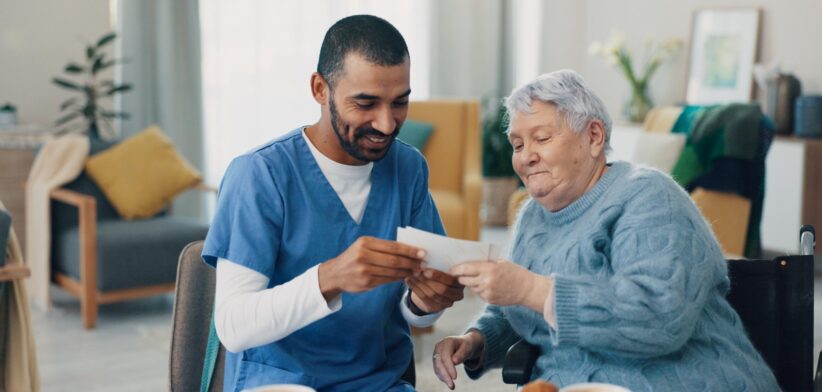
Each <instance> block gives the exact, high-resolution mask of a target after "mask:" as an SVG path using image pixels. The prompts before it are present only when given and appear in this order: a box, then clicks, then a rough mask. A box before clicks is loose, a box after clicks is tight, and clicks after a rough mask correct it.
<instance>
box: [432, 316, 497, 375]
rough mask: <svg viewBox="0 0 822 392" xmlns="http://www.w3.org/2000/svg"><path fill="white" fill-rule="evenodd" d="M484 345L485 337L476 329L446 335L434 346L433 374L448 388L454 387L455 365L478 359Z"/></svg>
mask: <svg viewBox="0 0 822 392" xmlns="http://www.w3.org/2000/svg"><path fill="white" fill-rule="evenodd" d="M484 347H485V337H483V336H482V334H480V333H479V332H477V331H475V330H474V331H470V332H468V333H467V334H465V335H462V336H448V337H446V338H445V339H442V340H440V341H439V342H437V344H436V345H435V346H434V357H433V358H431V359H432V361H433V364H434V374H436V375H437V378H439V379H440V381H442V382H443V383H445V385H447V386H448V389H454V386H455V384H454V381H456V379H457V368H456V366H457V365H459V364H461V363H463V362H465V361H470V360H478V359H480V357H481V355H482V350H483V349H484Z"/></svg>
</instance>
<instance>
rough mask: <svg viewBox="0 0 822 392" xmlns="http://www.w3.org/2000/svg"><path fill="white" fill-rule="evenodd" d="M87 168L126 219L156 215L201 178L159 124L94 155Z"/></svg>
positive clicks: (87, 162) (88, 161)
mask: <svg viewBox="0 0 822 392" xmlns="http://www.w3.org/2000/svg"><path fill="white" fill-rule="evenodd" d="M85 170H86V173H88V175H89V177H91V179H92V180H94V182H96V183H97V186H99V187H100V189H101V190H102V191H103V193H104V194H105V195H106V197H108V200H109V201H110V202H111V204H112V205H114V208H115V209H117V212H118V213H119V214H120V216H122V217H123V218H125V219H135V218H148V217H151V216H154V215H155V214H157V213H158V212H160V210H161V209H162V208H163V207H164V206H165V205H167V204H168V203H169V202H170V201H171V199H173V198H174V196H176V195H177V194H179V193H180V192H182V191H184V190H186V189H187V188H189V187H191V186H193V185H195V184H197V183H199V182H200V181H201V177H200V173H198V172H197V170H196V169H194V168H193V167H191V165H190V164H189V163H188V162H187V161H186V160H185V158H183V157H182V156H180V154H178V153H177V150H176V149H175V148H174V145H173V144H172V143H171V140H169V138H168V137H167V136H166V135H164V134H163V131H161V130H160V128H159V127H158V126H156V125H152V126H149V127H148V128H146V129H145V130H143V131H141V132H140V133H138V134H136V135H134V136H132V137H130V138H128V139H126V140H124V141H122V142H120V143H119V144H117V145H116V146H114V147H111V148H109V149H108V150H106V151H103V152H101V153H99V154H96V155H94V156H92V157H91V158H89V159H88V160H87V161H86V167H85Z"/></svg>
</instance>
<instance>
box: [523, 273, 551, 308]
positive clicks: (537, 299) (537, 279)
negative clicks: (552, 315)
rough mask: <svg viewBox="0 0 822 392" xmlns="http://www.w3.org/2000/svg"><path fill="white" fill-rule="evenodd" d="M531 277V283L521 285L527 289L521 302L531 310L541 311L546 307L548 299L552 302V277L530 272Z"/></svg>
mask: <svg viewBox="0 0 822 392" xmlns="http://www.w3.org/2000/svg"><path fill="white" fill-rule="evenodd" d="M531 277H532V279H531V284H530V285H523V286H522V287H523V288H525V289H526V290H528V291H527V292H526V294H525V299H524V301H523V303H522V304H523V305H524V306H526V307H527V308H529V309H531V310H534V311H536V312H539V313H543V312H544V311H545V309H546V307H545V303H546V301H549V299H550V300H551V303H553V300H552V298H553V294H554V279H553V278H551V277H548V276H542V275H539V274H532V275H531Z"/></svg>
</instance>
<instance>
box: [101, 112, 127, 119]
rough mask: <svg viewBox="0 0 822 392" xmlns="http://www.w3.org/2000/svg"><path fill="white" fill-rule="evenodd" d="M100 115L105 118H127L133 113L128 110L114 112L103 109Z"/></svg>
mask: <svg viewBox="0 0 822 392" xmlns="http://www.w3.org/2000/svg"><path fill="white" fill-rule="evenodd" d="M100 116H101V117H103V118H122V119H123V120H127V119H128V118H129V117H131V115H130V114H128V113H126V112H112V111H108V110H101V111H100Z"/></svg>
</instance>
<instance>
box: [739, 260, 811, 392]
mask: <svg viewBox="0 0 822 392" xmlns="http://www.w3.org/2000/svg"><path fill="white" fill-rule="evenodd" d="M813 262H814V258H813V256H812V255H809V256H781V257H777V258H775V259H773V260H729V261H728V276H729V278H730V280H731V290H730V292H729V293H728V302H729V303H730V304H731V306H733V308H734V309H735V310H736V312H737V313H738V314H739V317H740V318H741V319H742V324H743V325H744V326H745V330H746V331H747V332H748V336H749V337H750V339H751V341H752V342H753V345H754V347H756V349H757V350H758V351H759V353H760V354H762V357H763V358H764V359H765V362H767V363H768V366H770V368H771V370H773V372H774V375H775V376H776V380H777V382H779V385H780V386H781V387H782V389H783V390H785V391H809V390H811V387H812V383H813V377H814V375H813V297H814V293H813V289H814V287H813V277H814V268H813Z"/></svg>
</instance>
